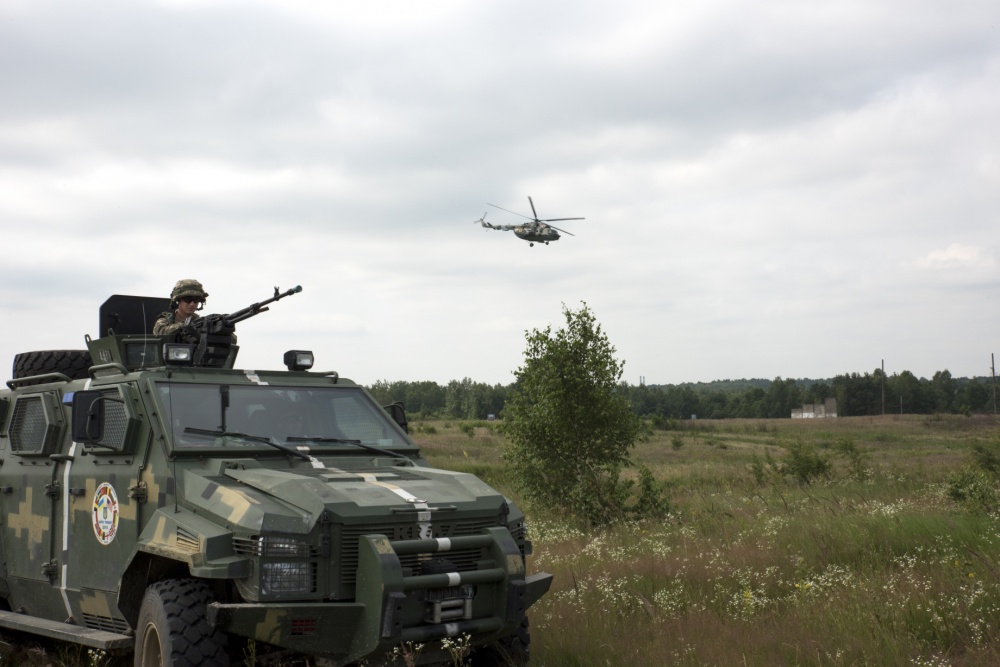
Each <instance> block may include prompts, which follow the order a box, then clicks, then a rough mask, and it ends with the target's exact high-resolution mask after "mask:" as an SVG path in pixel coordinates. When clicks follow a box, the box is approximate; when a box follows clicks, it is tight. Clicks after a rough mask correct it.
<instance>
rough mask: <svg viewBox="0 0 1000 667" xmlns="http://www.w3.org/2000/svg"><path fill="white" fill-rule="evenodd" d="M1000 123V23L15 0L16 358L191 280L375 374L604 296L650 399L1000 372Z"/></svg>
mask: <svg viewBox="0 0 1000 667" xmlns="http://www.w3.org/2000/svg"><path fill="white" fill-rule="evenodd" d="M998 119H1000V3H998V2H996V0H981V1H979V0H953V1H951V2H947V3H945V2H940V1H937V0H936V1H933V2H930V1H924V0H907V1H905V2H904V1H902V0H863V1H860V0H859V1H851V0H847V1H843V0H842V1H838V2H791V1H775V0H755V1H754V2H737V1H727V0H708V1H704V0H703V1H702V2H697V3H694V2H686V3H680V2H663V1H662V0H660V1H655V2H630V1H627V0H626V1H623V0H616V1H615V2H593V1H587V0H574V1H573V2H539V1H538V0H534V1H532V2H523V1H506V2H489V1H482V2H412V1H406V2H368V3H360V2H357V3H342V2H328V1H317V2H312V1H308V0H280V1H277V0H275V1H274V2H266V1H257V2H254V1H251V0H238V1H236V0H233V1H217V2H200V1H195V0H161V1H140V0H128V1H127V2H121V1H114V0H110V1H106V2H100V3H74V2H54V1H46V0H28V1H21V0H4V1H3V2H2V3H0V225H2V230H0V249H2V260H0V322H2V327H0V351H2V356H3V358H4V359H6V361H3V363H5V364H9V363H10V362H11V361H12V360H13V356H14V354H15V353H17V352H23V351H28V350H38V349H82V348H83V347H85V345H84V335H85V334H89V335H91V336H93V337H96V336H98V334H99V332H98V331H97V329H98V308H99V306H100V304H101V303H102V302H103V301H104V300H105V299H106V298H107V297H108V296H109V295H111V294H143V295H156V296H167V295H168V294H169V292H170V289H171V288H172V286H173V284H174V282H175V281H176V280H177V279H178V278H186V277H192V278H197V279H199V280H201V281H202V282H203V283H204V284H205V286H206V288H207V290H208V291H209V293H210V298H209V301H208V308H207V311H208V312H224V313H225V312H232V311H234V310H237V309H239V308H241V307H243V306H245V305H248V304H249V303H252V302H254V301H260V300H262V299H264V298H267V297H268V296H270V295H271V294H272V293H273V290H274V287H275V286H277V287H280V288H281V289H282V290H285V289H287V288H290V287H293V286H295V285H297V284H300V285H302V287H303V291H302V293H301V294H298V295H296V296H294V297H291V298H289V299H287V300H282V301H281V302H280V303H279V304H276V305H275V306H274V307H273V308H272V310H271V312H269V313H266V314H263V315H261V316H259V317H257V318H254V319H251V320H248V321H246V322H244V323H241V324H240V325H239V327H238V333H239V335H240V343H241V351H240V359H239V362H240V364H239V365H241V366H244V367H248V368H255V369H265V368H278V367H281V356H282V353H283V352H284V351H285V350H287V349H312V350H313V351H314V352H315V354H316V358H317V364H316V366H317V369H319V370H336V371H338V372H340V374H341V375H342V376H345V377H350V378H352V379H355V380H356V381H358V382H362V383H366V384H369V383H372V382H374V381H376V380H379V379H386V380H411V381H417V380H434V381H437V382H440V383H447V382H448V381H449V380H452V379H462V378H464V377H470V378H472V379H473V380H475V381H478V382H488V383H491V384H492V383H502V384H508V383H510V382H512V381H513V380H514V375H513V372H514V371H515V370H516V369H517V368H518V367H519V366H520V365H521V363H522V362H523V358H524V349H525V332H526V331H530V330H532V329H536V328H544V327H545V326H547V325H550V324H551V325H553V326H554V327H560V326H562V325H563V323H564V320H563V314H562V311H563V307H564V305H565V306H566V307H569V308H571V309H574V310H576V309H579V308H580V307H581V302H586V304H588V306H589V307H590V308H591V310H592V311H593V312H594V314H595V316H596V317H597V320H598V321H599V322H600V323H601V325H602V327H603V330H604V332H605V333H606V334H607V335H608V337H609V339H610V341H611V343H612V344H613V345H614V346H615V347H616V349H617V356H618V358H619V359H621V360H623V361H624V362H625V375H624V378H623V379H625V380H626V381H628V382H629V383H632V384H637V383H638V382H639V380H640V378H645V382H646V383H647V384H665V383H679V382H696V381H706V382H707V381H711V380H716V379H726V378H734V379H735V378H749V377H762V378H774V377H777V376H781V377H796V378H803V377H808V378H829V377H832V376H834V375H837V374H841V373H850V372H866V371H869V372H870V371H871V370H873V369H874V368H876V367H878V366H879V365H880V363H881V360H882V359H884V360H885V368H886V371H887V372H888V373H889V374H893V373H898V372H902V371H904V370H909V371H912V372H913V373H915V374H916V375H918V376H924V377H930V376H931V375H932V374H933V373H934V372H935V371H938V370H943V369H948V370H950V371H951V373H952V375H954V376H956V377H957V376H975V375H989V373H990V358H991V357H990V355H991V354H992V353H994V352H1000V349H998V348H1000V345H998V338H997V337H998V332H1000V308H998V302H1000V264H998V259H1000V121H998ZM528 196H531V197H532V198H533V199H534V202H535V206H536V208H537V210H538V214H539V216H540V217H542V218H561V217H576V216H582V217H585V218H586V219H585V220H581V221H570V222H565V223H557V224H559V225H560V227H561V228H562V229H565V230H568V231H570V232H572V233H573V234H574V236H564V237H563V238H562V239H561V240H559V241H558V242H557V243H553V244H550V245H548V246H544V245H538V244H536V245H535V246H534V247H530V246H529V245H528V243H526V242H525V241H522V240H519V239H518V238H516V237H515V236H514V234H513V233H511V232H503V231H491V230H486V229H483V228H481V227H480V226H478V225H474V224H472V223H473V221H474V220H476V219H478V218H480V217H481V216H482V215H483V213H484V211H488V216H487V220H489V221H492V222H494V223H496V224H514V223H517V222H519V221H520V220H521V219H519V218H518V217H517V216H515V215H512V214H510V213H507V212H505V211H502V210H499V209H496V208H490V207H488V206H487V205H486V203H487V202H491V203H493V204H496V205H498V206H500V207H503V208H506V209H510V210H511V211H515V212H520V213H524V214H530V213H531V210H530V207H529V205H528V199H527V198H528ZM8 373H9V371H8ZM8 377H9V375H8Z"/></svg>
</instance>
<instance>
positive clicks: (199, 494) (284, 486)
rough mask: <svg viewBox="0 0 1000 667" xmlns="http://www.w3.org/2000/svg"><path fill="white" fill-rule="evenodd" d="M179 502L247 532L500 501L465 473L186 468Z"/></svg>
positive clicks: (495, 505)
mask: <svg viewBox="0 0 1000 667" xmlns="http://www.w3.org/2000/svg"><path fill="white" fill-rule="evenodd" d="M184 495H185V499H186V501H187V503H188V504H189V505H191V506H192V509H194V510H195V511H196V512H198V513H199V514H202V515H205V514H208V515H213V516H216V517H219V518H220V519H222V520H223V521H224V522H225V523H227V524H229V525H233V526H240V527H241V528H243V529H246V530H249V531H251V532H261V531H264V532H272V531H274V532H285V533H300V534H305V533H308V532H309V531H310V530H311V529H312V527H313V526H314V525H315V523H316V521H317V520H319V518H320V517H321V515H322V514H323V512H324V511H329V512H330V515H331V517H332V518H333V520H334V521H335V522H342V523H347V524H352V523H355V522H361V521H371V519H372V518H373V517H385V516H388V515H391V513H393V512H394V511H396V512H399V511H404V512H405V511H417V510H419V509H427V508H431V509H434V508H443V507H446V508H448V509H450V510H453V511H455V510H457V511H468V510H471V511H477V512H481V513H487V512H489V513H493V512H499V511H501V510H500V508H501V506H502V505H503V504H504V498H503V496H502V495H501V494H500V493H498V492H497V491H496V490H494V489H493V488H491V487H490V486H488V485H487V484H485V483H484V482H482V481H481V480H479V479H478V478H476V477H475V476H473V475H470V474H467V473H460V472H452V471H448V470H438V469H435V468H426V467H385V466H382V467H376V468H369V469H341V468H330V467H327V468H316V469H307V470H302V471H289V470H274V469H269V468H249V469H227V470H225V471H224V475H223V476H219V475H217V474H215V475H213V474H209V473H206V472H203V471H196V470H188V471H186V472H185V475H184Z"/></svg>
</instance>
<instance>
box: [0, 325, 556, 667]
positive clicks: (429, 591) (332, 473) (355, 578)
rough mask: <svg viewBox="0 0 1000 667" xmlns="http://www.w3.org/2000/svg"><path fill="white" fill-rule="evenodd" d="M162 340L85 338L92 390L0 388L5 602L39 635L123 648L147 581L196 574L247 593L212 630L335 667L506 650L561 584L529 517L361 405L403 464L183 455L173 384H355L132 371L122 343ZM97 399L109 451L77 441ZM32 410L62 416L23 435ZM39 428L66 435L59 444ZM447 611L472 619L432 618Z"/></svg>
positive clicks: (231, 451)
mask: <svg viewBox="0 0 1000 667" xmlns="http://www.w3.org/2000/svg"><path fill="white" fill-rule="evenodd" d="M152 342H153V343H155V344H150V341H149V340H146V339H143V338H141V337H139V338H136V337H131V338H130V337H128V336H109V337H105V338H103V339H100V340H95V341H91V340H89V339H88V344H89V345H90V348H91V355H92V357H93V358H94V359H95V363H97V364H99V365H98V366H97V367H95V369H93V371H92V379H87V380H73V381H68V382H50V383H48V384H31V385H27V386H20V385H18V384H17V383H14V386H13V387H12V388H10V389H6V390H0V400H4V401H6V404H7V405H8V406H9V408H8V409H5V410H4V411H3V415H2V416H0V419H2V422H0V511H2V515H0V516H2V517H4V518H3V523H2V530H0V537H2V544H0V546H2V548H3V552H4V553H5V554H6V559H5V561H4V562H3V567H2V569H0V594H2V595H3V597H5V598H6V600H7V602H8V603H9V604H10V605H11V608H12V609H15V610H20V611H22V612H24V615H22V616H21V619H20V620H21V621H22V622H25V621H27V622H30V619H31V618H37V619H40V620H39V627H38V628H37V631H38V632H39V633H40V634H46V632H48V631H47V630H45V629H44V628H42V627H41V624H40V623H41V619H47V620H49V621H59V622H61V623H62V622H65V623H69V624H71V625H75V626H79V627H81V628H84V627H85V628H91V629H93V630H95V631H98V630H100V631H108V636H110V637H114V638H117V639H115V640H114V641H118V642H119V643H120V642H121V639H122V636H123V635H124V634H126V633H130V632H132V631H133V630H134V628H135V625H136V620H137V616H138V611H139V605H140V603H141V599H142V595H143V593H144V591H145V589H146V587H147V586H149V585H150V584H152V583H154V582H155V581H157V580H160V579H167V578H184V577H194V578H203V579H207V580H220V581H231V582H232V583H233V584H234V585H235V589H236V590H237V591H238V593H239V595H238V596H233V597H230V598H228V599H219V600H217V601H216V602H214V603H212V604H210V605H209V607H208V613H207V620H208V622H209V623H210V624H213V625H214V626H215V627H217V628H220V629H223V630H225V631H227V632H230V633H233V634H236V635H240V636H244V637H250V638H254V639H256V640H258V641H261V642H266V643H268V644H273V645H275V646H279V647H285V648H288V649H291V650H293V651H297V652H301V653H304V654H309V655H314V656H318V657H323V658H325V659H327V660H329V661H332V663H334V664H344V663H347V662H351V661H357V660H362V659H377V658H378V657H379V656H383V655H386V654H387V653H389V652H390V651H391V650H392V648H393V647H394V646H396V645H398V644H399V643H400V642H401V641H409V640H414V641H421V642H423V641H435V640H437V639H440V638H442V637H447V636H456V635H457V634H464V633H469V634H471V635H472V636H473V642H474V643H486V642H490V641H495V640H496V639H498V638H500V637H503V636H504V635H506V634H513V633H515V632H516V631H517V629H518V627H519V624H520V622H521V619H522V618H523V615H524V612H525V610H526V609H527V607H528V606H530V605H531V603H533V602H534V601H535V600H537V599H538V598H539V597H540V596H541V595H543V594H544V593H545V592H546V591H547V589H548V587H549V584H550V582H551V576H550V575H547V574H544V573H540V574H536V575H532V576H527V575H526V572H525V568H524V552H525V551H526V550H527V549H529V548H530V545H528V544H527V543H526V542H525V540H524V534H523V518H524V517H523V515H522V514H521V512H520V511H519V510H518V509H517V508H516V507H514V506H513V505H510V504H509V503H508V502H507V501H506V500H505V499H504V498H503V497H502V496H501V495H500V494H499V493H497V492H496V491H495V490H494V489H492V488H491V487H489V486H488V485H486V484H485V483H483V482H482V481H481V480H479V479H477V478H475V477H474V476H472V475H468V474H464V473H456V472H451V471H443V470H436V469H433V468H431V467H429V466H428V465H427V462H426V461H425V460H424V459H423V458H422V457H421V456H420V453H419V450H418V449H417V447H416V446H415V445H414V444H413V443H412V441H410V440H409V439H408V438H407V436H406V435H405V434H404V433H403V432H402V431H401V430H400V429H399V427H398V426H397V425H396V424H395V423H393V422H392V421H391V420H389V419H388V417H387V416H386V415H385V414H384V412H382V410H381V408H379V406H377V405H376V404H374V402H373V400H372V399H371V398H370V396H369V397H368V398H367V399H365V400H366V401H368V402H370V403H371V406H372V409H373V412H374V413H376V414H378V415H380V419H382V420H383V421H384V423H381V424H380V428H383V429H384V430H385V431H386V432H387V433H390V432H391V434H392V435H391V438H390V439H389V440H387V441H390V440H391V442H393V443H395V444H393V445H392V449H393V450H394V451H398V452H401V453H403V454H405V455H406V456H407V457H409V458H408V459H401V458H392V457H390V456H388V455H386V454H385V453H384V452H383V453H382V454H379V453H378V452H372V451H365V450H363V449H360V448H357V447H351V446H344V445H339V446H322V445H320V444H318V443H312V442H310V443H308V444H302V445H296V446H295V447H294V449H295V451H296V452H298V453H297V454H296V455H294V456H292V455H289V454H288V453H286V452H283V451H279V450H277V449H273V448H270V447H267V446H265V445H260V444H259V443H254V442H253V441H250V442H246V441H242V440H239V441H230V440H228V439H227V438H218V439H217V440H216V442H215V443H214V444H213V443H212V442H211V439H208V440H206V442H205V446H201V447H197V448H195V447H191V446H187V447H181V446H179V444H178V443H177V442H175V441H174V431H173V430H172V426H171V424H170V423H169V422H168V420H167V418H166V416H165V413H166V412H167V408H166V406H164V405H161V404H160V395H161V394H162V391H163V390H162V389H161V387H163V386H168V387H169V386H170V385H171V383H186V384H187V385H191V386H200V385H208V386H211V387H221V386H226V387H234V388H250V389H251V390H253V388H255V387H265V386H276V385H277V386H284V387H288V389H289V391H291V390H294V389H295V388H301V389H309V388H316V387H321V388H324V389H326V388H333V389H332V390H331V391H338V392H350V393H352V395H356V394H357V393H358V392H362V393H363V390H361V389H360V388H358V387H357V386H356V385H355V384H354V383H353V382H351V381H350V380H346V379H343V378H336V377H328V376H326V375H324V374H321V373H308V372H298V371H297V372H289V371H273V372H261V371H258V372H256V373H251V372H244V371H239V370H232V369H226V368H166V367H162V366H160V367H154V368H148V367H145V368H138V367H135V366H134V365H130V363H131V362H128V359H129V357H128V355H127V354H126V351H125V350H126V346H127V345H129V344H133V343H139V344H144V345H147V348H146V349H148V350H153V351H155V350H157V349H158V347H159V345H160V342H157V341H155V340H153V341H152ZM127 362H128V363H127ZM144 363H148V359H147V360H146V361H145V362H144ZM161 363H162V362H161ZM94 390H97V391H101V392H103V394H102V395H105V396H108V397H110V398H111V399H112V400H111V401H108V402H106V403H105V408H104V409H105V422H106V424H105V436H104V438H105V440H104V441H102V443H87V442H74V441H73V439H72V428H71V425H72V423H73V414H72V400H73V396H74V394H75V393H76V392H81V391H94ZM213 391H214V389H213ZM227 391H228V390H227ZM234 391H235V389H234ZM365 395H367V394H365ZM38 397H44V401H45V402H46V405H48V406H50V407H51V406H57V408H56V409H55V411H53V410H52V409H49V408H47V412H44V414H43V415H42V417H40V418H38V419H36V421H38V422H39V423H37V424H36V423H30V424H29V423H27V422H26V421H25V422H24V423H22V421H23V420H22V421H17V422H16V423H15V421H16V420H15V416H16V415H20V414H24V410H20V409H19V402H21V401H24V404H23V405H30V401H32V400H34V401H36V402H37V401H38ZM18 419H20V418H18ZM41 421H44V424H42V423H41ZM40 433H48V434H51V433H56V434H57V435H58V438H56V439H55V442H56V445H55V446H54V448H52V447H51V446H50V445H47V444H46V445H42V444H40V443H41V440H39V436H38V434H40ZM15 441H16V442H18V443H21V447H20V449H17V448H15V447H14V446H13V443H14V442H15ZM36 441H37V442H36ZM24 442H28V443H29V445H31V447H34V446H35V444H37V448H36V449H37V451H36V449H31V447H29V448H27V449H26V448H25V447H24V446H23V445H24ZM45 442H49V441H48V440H46V441H45ZM33 443H34V444H33ZM102 444H106V445H107V446H101V445H102ZM46 448H48V449H46ZM115 518H117V523H115V522H114V519H115ZM432 564H436V566H435V567H436V568H437V569H426V571H425V568H429V567H430V566H431V565H432ZM472 591H475V594H474V595H473V594H472ZM438 598H441V599H444V600H445V602H444V603H442V604H447V605H451V607H449V609H451V608H452V607H454V608H455V609H457V611H454V610H453V611H447V610H446V612H445V613H446V614H459V613H461V614H462V615H461V616H460V617H459V616H456V617H455V618H454V620H452V621H451V622H438V623H431V622H429V621H428V620H427V619H428V615H429V614H430V613H431V612H432V611H433V610H434V609H437V607H434V606H433V604H432V603H430V602H428V600H432V599H438ZM461 605H465V607H464V608H460V607H461ZM463 609H464V611H463ZM439 611H440V610H439ZM0 625H2V621H0ZM82 636H83V633H81V637H82ZM101 636H104V635H101ZM88 641H97V640H94V639H93V637H91V636H90V635H89V634H88ZM108 641H111V640H108ZM110 645H111V644H109V646H110ZM114 645H115V646H118V644H114ZM427 655H428V656H433V655H435V653H434V650H433V649H430V650H428V652H427Z"/></svg>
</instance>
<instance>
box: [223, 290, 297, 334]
mask: <svg viewBox="0 0 1000 667" xmlns="http://www.w3.org/2000/svg"><path fill="white" fill-rule="evenodd" d="M301 291H302V286H301V285H296V286H295V287H293V288H291V289H289V290H285V291H284V292H279V291H278V288H277V287H275V288H274V296H272V297H271V298H270V299H265V300H264V301H260V302H259V303H255V304H252V305H250V306H247V307H246V308H242V309H240V310H237V311H236V312H235V313H229V314H228V315H225V316H224V318H223V319H224V320H225V322H226V324H227V325H233V324H236V323H237V322H242V321H243V320H245V319H248V318H251V317H253V316H254V315H258V314H260V313H263V312H264V311H266V310H267V304H269V303H274V302H275V301H277V300H279V299H283V298H284V297H286V296H291V295H293V294H298V293H299V292H301Z"/></svg>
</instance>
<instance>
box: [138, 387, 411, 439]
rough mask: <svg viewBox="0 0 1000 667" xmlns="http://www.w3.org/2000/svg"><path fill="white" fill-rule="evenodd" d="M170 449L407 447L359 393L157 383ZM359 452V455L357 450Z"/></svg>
mask: <svg viewBox="0 0 1000 667" xmlns="http://www.w3.org/2000/svg"><path fill="white" fill-rule="evenodd" d="M156 387H157V394H158V396H159V400H160V404H161V406H162V410H163V415H164V417H165V422H166V423H168V424H169V425H170V426H169V427H170V431H171V436H172V438H173V442H174V446H175V447H177V448H180V449H188V448H204V447H217V446H220V445H224V446H227V447H229V446H232V447H262V446H266V444H265V443H264V442H262V441H261V440H262V439H264V440H269V441H271V442H275V443H279V444H289V445H290V446H292V447H296V446H302V445H305V446H308V447H309V448H310V449H312V448H336V447H341V448H343V447H351V445H352V443H354V444H362V445H369V446H374V447H380V448H386V447H396V446H406V445H409V444H410V443H408V442H407V441H406V440H405V439H404V438H403V436H401V435H400V434H399V431H398V430H397V428H396V426H395V424H394V423H393V422H392V421H391V420H390V419H389V418H388V416H387V415H386V414H385V411H384V410H382V408H380V407H379V406H378V405H376V404H375V403H373V402H372V401H371V399H370V398H369V397H368V396H367V395H365V393H364V392H363V391H362V390H361V389H360V388H359V387H282V386H275V385H217V384H189V383H178V382H158V383H157V385H156ZM359 451H360V450H359Z"/></svg>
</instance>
